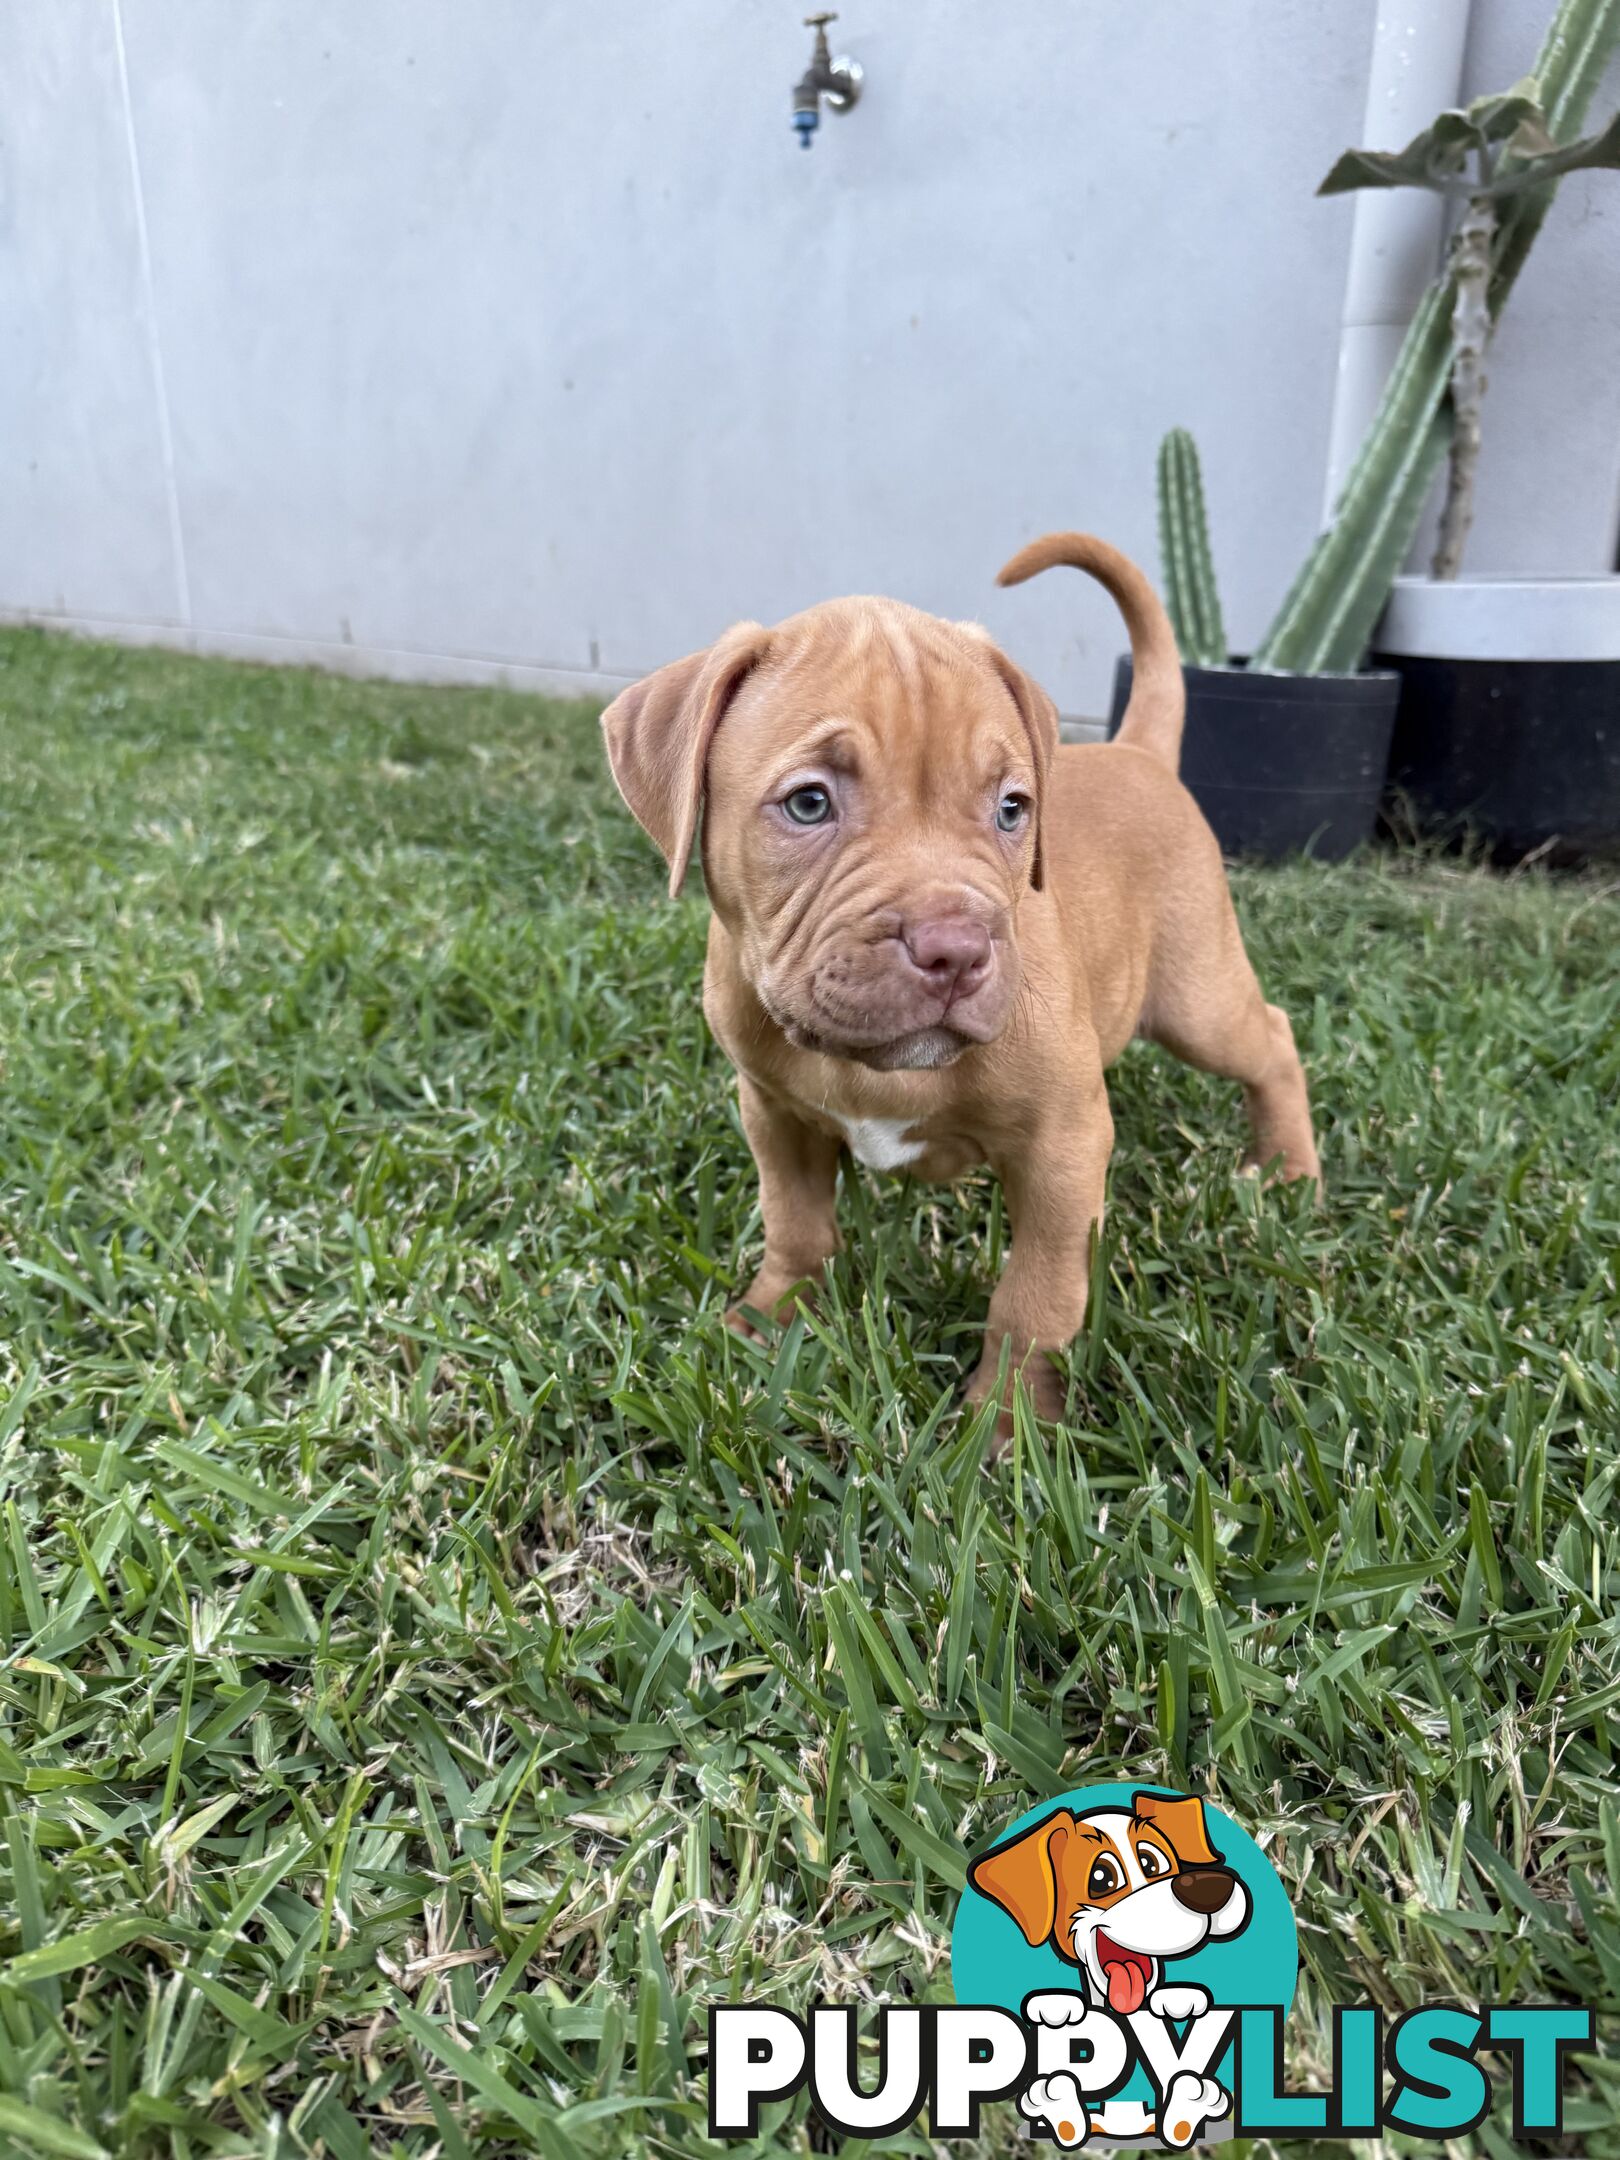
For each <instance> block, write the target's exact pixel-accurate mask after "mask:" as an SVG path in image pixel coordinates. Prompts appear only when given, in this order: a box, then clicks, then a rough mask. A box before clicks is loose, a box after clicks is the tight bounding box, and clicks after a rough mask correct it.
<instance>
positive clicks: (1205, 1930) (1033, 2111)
mask: <svg viewBox="0 0 1620 2160" xmlns="http://www.w3.org/2000/svg"><path fill="white" fill-rule="evenodd" d="M968 1881H969V1882H970V1883H971V1884H972V1886H973V1888H974V1889H975V1890H977V1891H978V1892H979V1894H980V1895H981V1896H982V1897H987V1898H989V1899H990V1900H991V1901H992V1902H993V1903H994V1904H997V1905H999V1906H1000V1907H1001V1908H1002V1910H1003V1911H1004V1912H1007V1913H1010V1914H1011V1916H1012V1918H1013V1919H1014V1920H1015V1921H1017V1923H1018V1927H1019V1930H1020V1932H1021V1933H1022V1935H1023V1937H1024V1940H1025V1941H1026V1942H1028V1943H1030V1944H1041V1943H1049V1944H1050V1945H1051V1947H1052V1948H1053V1949H1054V1950H1055V1951H1056V1952H1057V1954H1058V1956H1059V1957H1060V1958H1062V1959H1063V1960H1064V1962H1065V1963H1066V1964H1069V1965H1073V1966H1075V1967H1076V1968H1077V1972H1078V1976H1079V1978H1080V1980H1081V1982H1082V1986H1081V1988H1080V1989H1079V1990H1076V1991H1073V1992H1064V1991H1059V1990H1052V1991H1050V1992H1046V1993H1041V1994H1035V1995H1031V1996H1029V1997H1028V1998H1027V2000H1026V2001H1025V2004H1024V2015H1025V2017H1026V2018H1028V2019H1029V2021H1030V2022H1031V2023H1032V2024H1033V2025H1035V2026H1036V2027H1037V2028H1042V2027H1046V2028H1052V2029H1054V2031H1055V2032H1056V2033H1058V2034H1061V2033H1062V2032H1063V2031H1064V2030H1065V2029H1071V2030H1072V2029H1073V2028H1076V2027H1079V2028H1081V2029H1082V2030H1083V2029H1084V2026H1085V2022H1086V2014H1087V2005H1088V2003H1096V2004H1098V2005H1102V2004H1106V2005H1107V2007H1108V2009H1109V2010H1110V2011H1111V2012H1112V2014H1113V2015H1114V2016H1115V2017H1116V2018H1118V2019H1120V2020H1121V2021H1131V2022H1132V2023H1133V2026H1134V2027H1136V2028H1138V2029H1139V2027H1140V2020H1141V2018H1142V2017H1143V2016H1146V2017H1148V2018H1151V2019H1153V2020H1154V2021H1156V2022H1157V2023H1158V2024H1159V2025H1161V2026H1164V2027H1166V2028H1168V2027H1169V2026H1170V2025H1172V2024H1181V2023H1182V2022H1184V2021H1185V2020H1188V2019H1196V2018H1199V2017H1201V2016H1202V2015H1203V2013H1204V2012H1205V2011H1207V2010H1208V2009H1209V2008H1210V2004H1211V1998H1210V1994H1209V1991H1208V1989H1207V1988H1202V1987H1199V1986H1197V1985H1195V1984H1193V1983H1191V1982H1186V1981H1183V1982H1180V1983H1175V1982H1170V1983H1168V1984H1167V1983H1166V1981H1165V1977H1164V1967H1165V1962H1166V1960H1167V1959H1173V1958H1182V1957H1190V1956H1191V1955H1192V1954H1193V1952H1194V1951H1195V1950H1201V1949H1202V1948H1203V1947H1204V1945H1205V1944H1206V1943H1208V1942H1210V1941H1212V1940H1214V1941H1225V1940H1227V1939H1229V1938H1230V1937H1232V1936H1234V1935H1239V1934H1241V1933H1242V1931H1243V1930H1244V1928H1245V1927H1247V1925H1248V1923H1249V1913H1250V1901H1249V1893H1248V1891H1247V1889H1245V1887H1244V1885H1243V1883H1242V1881H1241V1879H1240V1878H1239V1877H1238V1876H1237V1875H1236V1874H1235V1873H1234V1872H1233V1871H1232V1869H1230V1868H1228V1867H1226V1866H1224V1865H1223V1863H1222V1861H1221V1856H1220V1854H1219V1853H1217V1852H1216V1851H1215V1849H1214V1847H1213V1846H1212V1845H1211V1844H1210V1841H1209V1831H1208V1828H1207V1826H1206V1824H1205V1821H1204V1807H1203V1802H1202V1801H1200V1800H1194V1799H1172V1798H1167V1797H1164V1796H1161V1795H1160V1794H1158V1793H1151V1792H1139V1793H1134V1794H1132V1796H1131V1804H1130V1806H1129V1807H1128V1808H1092V1809H1089V1810H1088V1811H1087V1812H1086V1813H1085V1814H1084V1815H1079V1816H1077V1815H1074V1814H1071V1812H1070V1811H1069V1810H1068V1809H1067V1808H1059V1809H1057V1810H1056V1811H1055V1812H1054V1813H1053V1814H1051V1815H1048V1816H1047V1817H1046V1819H1045V1820H1044V1821H1043V1822H1038V1823H1036V1824H1035V1825H1034V1826H1033V1827H1032V1828H1030V1829H1028V1830H1025V1831H1023V1832H1022V1833H1021V1834H1020V1835H1019V1836H1018V1837H1016V1838H1014V1839H1013V1840H1012V1841H1011V1842H1010V1843H1009V1844H1006V1845H999V1846H997V1847H996V1848H995V1850H994V1851H992V1852H988V1853H985V1854H984V1855H983V1856H982V1857H981V1858H980V1859H978V1860H975V1861H974V1863H973V1865H972V1867H970V1868H969V1870H968ZM1062 2059H1063V2058H1062V2056H1061V2055H1059V2056H1058V2058H1057V2061H1058V2062H1059V2063H1061V2061H1062ZM1155 2074H1157V2073H1155ZM1231 2104H1232V2102H1231V2095H1230V2094H1229V2093H1228V2092H1227V2091H1226V2090H1225V2088H1224V2087H1223V2086H1222V2085H1221V2084H1220V2083H1219V2082H1218V2081H1217V2080H1216V2079H1214V2078H1213V2077H1209V2076H1206V2075H1204V2074H1202V2073H1201V2072H1194V2071H1190V2070H1177V2071H1176V2073H1175V2074H1174V2075H1173V2076H1171V2077H1170V2078H1169V2079H1168V2081H1167V2082H1166V2083H1165V2086H1164V2091H1163V2097H1162V2102H1161V2105H1160V2107H1159V2108H1158V2109H1157V2110H1156V2111H1154V2112H1151V2113H1150V2112H1148V2111H1146V2110H1144V2108H1143V2107H1142V2105H1141V2103H1140V2102H1136V2101H1111V2102H1107V2103H1105V2104H1103V2105H1101V2106H1098V2107H1093V2106H1092V2105H1091V2104H1090V2103H1089V2102H1088V2101H1087V2100H1086V2098H1085V2097H1084V2096H1083V2094H1082V2092H1081V2089H1080V2086H1079V2083H1078V2081H1077V2080H1076V2078H1075V2077H1074V2075H1073V2074H1072V2072H1069V2071H1067V2070H1064V2069H1062V2068H1057V2067H1048V2068H1046V2069H1044V2071H1043V2074H1042V2075H1041V2076H1040V2077H1038V2078H1036V2079H1035V2080H1034V2082H1033V2083H1032V2084H1031V2085H1030V2086H1029V2087H1028V2088H1027V2089H1026V2090H1025V2091H1024V2092H1023V2093H1022V2094H1021V2095H1020V2096H1019V2102H1018V2105H1019V2108H1020V2110H1021V2111H1022V2112H1023V2114H1024V2115H1025V2116H1026V2117H1028V2119H1029V2120H1030V2121H1031V2122H1034V2123H1038V2124H1040V2125H1041V2126H1042V2127H1043V2128H1045V2129H1046V2130H1048V2131H1049V2132H1050V2134H1051V2136H1052V2138H1053V2139H1054V2141H1055V2142H1056V2143H1057V2144H1059V2145H1063V2146H1067V2147H1073V2146H1075V2145H1080V2144H1084V2143H1085V2142H1086V2140H1087V2139H1088V2137H1089V2136H1090V2135H1091V2133H1092V2132H1093V2131H1096V2132H1097V2133H1099V2134H1100V2135H1103V2136H1108V2137H1131V2138H1140V2137H1145V2136H1149V2135H1152V2134H1153V2133H1154V2132H1155V2131H1157V2132H1158V2135H1159V2139H1160V2142H1161V2143H1163V2144H1167V2145H1170V2146H1173V2147H1185V2146H1187V2145H1189V2144H1190V2143H1191V2142H1192V2140H1193V2138H1194V2137H1195V2136H1197V2135H1198V2133H1199V2131H1200V2130H1201V2129H1203V2128H1204V2127H1205V2126H1206V2125H1207V2124H1209V2123H1212V2122H1216V2121H1219V2120H1220V2118H1221V2117H1222V2116H1224V2115H1226V2114H1227V2113H1228V2112H1229V2111H1230V2108H1231Z"/></svg>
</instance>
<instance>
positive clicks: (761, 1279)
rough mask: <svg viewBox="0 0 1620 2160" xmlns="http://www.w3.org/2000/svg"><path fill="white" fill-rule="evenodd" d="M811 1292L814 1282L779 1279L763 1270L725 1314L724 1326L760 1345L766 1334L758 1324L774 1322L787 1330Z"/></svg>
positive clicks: (801, 1279)
mask: <svg viewBox="0 0 1620 2160" xmlns="http://www.w3.org/2000/svg"><path fill="white" fill-rule="evenodd" d="M813 1288H814V1281H813V1278H806V1277H804V1276H799V1275H781V1274H777V1273H774V1272H770V1271H767V1270H764V1269H762V1270H761V1271H760V1273H759V1274H758V1275H756V1276H755V1277H754V1279H753V1281H752V1282H751V1283H750V1284H749V1285H748V1288H747V1289H746V1290H745V1291H744V1292H743V1294H742V1296H741V1297H740V1298H739V1299H738V1300H737V1302H736V1304H735V1305H732V1306H729V1307H728V1308H727V1310H726V1326H727V1327H728V1328H731V1329H733V1330H734V1331H735V1332H736V1333H737V1334H739V1335H746V1336H748V1337H749V1339H750V1340H751V1341H753V1342H763V1341H764V1340H765V1331H764V1330H763V1329H762V1328H761V1326H760V1324H759V1323H760V1321H761V1320H762V1319H763V1320H767V1321H771V1322H773V1323H774V1324H775V1325H776V1326H777V1327H786V1326H787V1324H788V1322H789V1321H790V1320H791V1319H792V1318H793V1315H794V1312H795V1311H796V1310H797V1308H798V1306H799V1304H800V1301H801V1300H802V1301H803V1302H804V1303H806V1304H808V1303H809V1301H810V1298H811V1295H812V1291H813Z"/></svg>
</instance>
